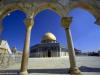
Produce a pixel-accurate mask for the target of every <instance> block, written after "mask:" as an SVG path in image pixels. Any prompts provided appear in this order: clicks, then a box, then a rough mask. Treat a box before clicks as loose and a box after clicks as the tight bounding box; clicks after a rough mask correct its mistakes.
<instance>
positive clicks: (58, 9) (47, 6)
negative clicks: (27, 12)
mask: <svg viewBox="0 0 100 75" xmlns="http://www.w3.org/2000/svg"><path fill="white" fill-rule="evenodd" d="M46 9H50V10H52V11H54V12H56V13H57V14H58V15H60V16H64V10H62V9H63V8H62V7H61V6H60V5H59V4H54V3H42V4H39V5H38V6H36V8H35V9H34V10H33V11H32V14H33V13H35V14H34V16H36V15H37V14H38V13H39V12H41V11H43V10H46Z"/></svg>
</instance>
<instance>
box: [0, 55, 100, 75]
mask: <svg viewBox="0 0 100 75" xmlns="http://www.w3.org/2000/svg"><path fill="white" fill-rule="evenodd" d="M76 61H77V65H78V67H79V68H80V70H81V71H82V74H83V75H100V57H92V56H91V57H89V56H88V57H87V56H78V57H76ZM68 68H69V60H68V57H62V58H30V59H29V66H28V72H29V75H70V74H68ZM19 70H20V63H18V64H12V65H10V66H9V67H8V68H6V69H3V68H2V69H1V70H0V75H19V74H18V73H19Z"/></svg>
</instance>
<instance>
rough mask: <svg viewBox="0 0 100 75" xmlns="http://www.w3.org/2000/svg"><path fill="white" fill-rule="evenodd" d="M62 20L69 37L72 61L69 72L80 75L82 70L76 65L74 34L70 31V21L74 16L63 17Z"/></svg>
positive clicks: (68, 42)
mask: <svg viewBox="0 0 100 75" xmlns="http://www.w3.org/2000/svg"><path fill="white" fill-rule="evenodd" d="M61 22H62V25H63V27H64V28H65V32H66V37H67V44H68V52H69V61H70V69H69V73H71V74H78V75H80V70H79V69H78V67H77V66H76V59H75V51H74V45H73V40H72V35H71V31H70V23H71V22H72V17H63V18H62V20H61Z"/></svg>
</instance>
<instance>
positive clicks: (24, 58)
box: [21, 29, 31, 72]
mask: <svg viewBox="0 0 100 75" xmlns="http://www.w3.org/2000/svg"><path fill="white" fill-rule="evenodd" d="M30 34H31V30H30V29H26V38H25V43H24V50H23V56H22V64H21V72H24V71H27V68H28V58H29V49H30V47H29V46H30Z"/></svg>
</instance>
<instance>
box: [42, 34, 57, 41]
mask: <svg viewBox="0 0 100 75" xmlns="http://www.w3.org/2000/svg"><path fill="white" fill-rule="evenodd" d="M42 41H56V37H55V35H54V34H52V33H50V32H48V33H46V34H45V35H44V36H43V38H42Z"/></svg>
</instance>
